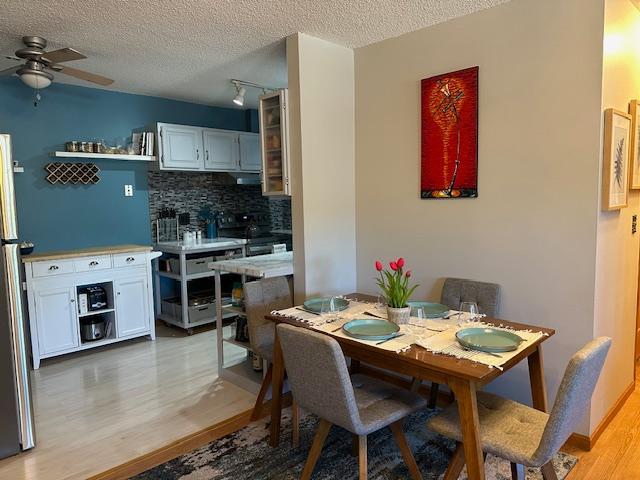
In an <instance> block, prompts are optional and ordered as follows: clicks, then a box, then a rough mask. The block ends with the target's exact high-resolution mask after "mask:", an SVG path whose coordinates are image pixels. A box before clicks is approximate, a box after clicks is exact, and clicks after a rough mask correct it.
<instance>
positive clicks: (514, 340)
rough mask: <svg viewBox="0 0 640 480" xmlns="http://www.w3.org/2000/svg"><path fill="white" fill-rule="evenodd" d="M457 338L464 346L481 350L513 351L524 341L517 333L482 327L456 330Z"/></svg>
mask: <svg viewBox="0 0 640 480" xmlns="http://www.w3.org/2000/svg"><path fill="white" fill-rule="evenodd" d="M456 339H457V340H458V342H459V343H460V345H462V346H463V347H467V348H471V349H473V350H479V351H481V352H511V351H512V350H515V349H516V348H518V346H519V345H520V343H522V341H523V340H522V338H520V337H519V336H518V335H516V334H515V333H511V332H507V331H506V330H497V329H495V328H482V327H472V328H463V329H462V330H459V331H458V332H456Z"/></svg>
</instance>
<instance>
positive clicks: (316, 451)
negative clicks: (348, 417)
mask: <svg viewBox="0 0 640 480" xmlns="http://www.w3.org/2000/svg"><path fill="white" fill-rule="evenodd" d="M331 426H332V424H331V423H330V422H327V421H326V420H320V425H318V430H317V431H316V436H315V437H314V438H313V443H312V444H311V450H309V455H308V456H307V462H306V463H305V464H304V470H302V475H301V476H300V479H301V480H309V479H310V478H311V474H312V473H313V468H314V467H315V466H316V462H317V461H318V457H319V456H320V452H322V447H323V445H324V441H325V440H326V439H327V435H329V430H331Z"/></svg>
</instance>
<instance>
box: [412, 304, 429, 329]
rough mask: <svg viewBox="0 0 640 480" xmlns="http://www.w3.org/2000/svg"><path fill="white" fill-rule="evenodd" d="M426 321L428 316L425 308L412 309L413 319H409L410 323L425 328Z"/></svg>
mask: <svg viewBox="0 0 640 480" xmlns="http://www.w3.org/2000/svg"><path fill="white" fill-rule="evenodd" d="M426 319H427V315H426V314H425V312H424V307H413V308H412V309H411V318H410V319H409V323H411V324H413V325H419V326H423V325H424V321H425V320H426Z"/></svg>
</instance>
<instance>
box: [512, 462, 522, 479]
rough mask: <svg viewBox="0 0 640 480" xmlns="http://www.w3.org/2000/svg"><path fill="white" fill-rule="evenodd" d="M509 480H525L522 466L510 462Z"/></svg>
mask: <svg viewBox="0 0 640 480" xmlns="http://www.w3.org/2000/svg"><path fill="white" fill-rule="evenodd" d="M511 480H525V471H524V465H521V464H519V463H513V462H511Z"/></svg>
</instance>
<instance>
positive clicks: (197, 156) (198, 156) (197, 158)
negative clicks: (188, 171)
mask: <svg viewBox="0 0 640 480" xmlns="http://www.w3.org/2000/svg"><path fill="white" fill-rule="evenodd" d="M196 160H200V150H199V149H197V148H196Z"/></svg>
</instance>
